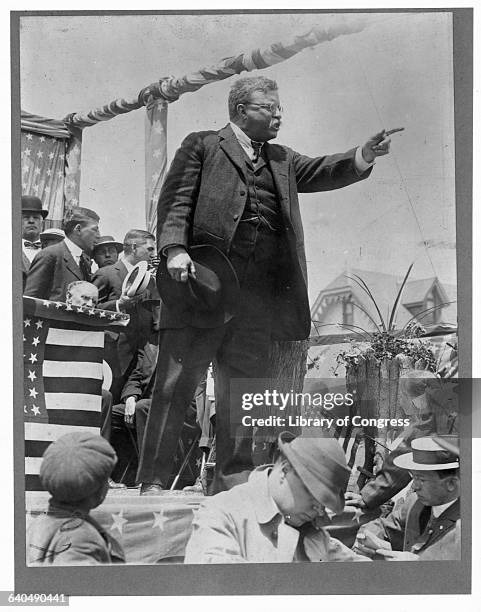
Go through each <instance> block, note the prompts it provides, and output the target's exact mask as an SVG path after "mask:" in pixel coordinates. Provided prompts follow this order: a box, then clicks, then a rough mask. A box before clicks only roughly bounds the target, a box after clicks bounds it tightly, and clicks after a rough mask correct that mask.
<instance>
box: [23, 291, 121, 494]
mask: <svg viewBox="0 0 481 612" xmlns="http://www.w3.org/2000/svg"><path fill="white" fill-rule="evenodd" d="M23 306H24V308H23V312H24V317H23V360H24V405H23V412H24V421H25V477H26V489H27V490H39V489H41V485H40V481H39V478H38V474H39V470H40V463H41V458H42V455H43V453H44V452H45V450H46V448H47V447H48V445H49V444H50V443H51V442H53V441H54V440H56V439H57V438H59V437H60V436H62V435H64V434H65V433H69V432H71V431H75V430H78V428H79V427H80V428H82V429H86V430H88V431H92V432H94V433H100V425H101V423H100V418H101V402H102V380H103V371H102V361H103V351H104V329H105V328H107V327H112V326H119V325H120V326H125V325H127V323H128V321H129V316H128V315H125V314H122V313H116V312H110V311H106V310H98V309H94V308H85V307H75V306H71V305H69V304H66V303H64V302H51V301H48V300H38V299H35V298H29V297H24V303H23Z"/></svg>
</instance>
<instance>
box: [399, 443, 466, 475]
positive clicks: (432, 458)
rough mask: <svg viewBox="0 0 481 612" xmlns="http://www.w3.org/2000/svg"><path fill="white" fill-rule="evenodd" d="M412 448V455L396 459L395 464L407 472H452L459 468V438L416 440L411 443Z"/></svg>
mask: <svg viewBox="0 0 481 612" xmlns="http://www.w3.org/2000/svg"><path fill="white" fill-rule="evenodd" d="M444 442H446V443H444ZM411 448H412V453H405V454H403V455H399V456H398V457H395V458H394V459H393V463H394V464H395V465H397V466H398V467H400V468H403V469H405V470H415V471H433V470H450V469H453V468H458V467H459V450H457V449H459V441H458V438H457V436H439V437H424V438H415V439H414V440H412V441H411Z"/></svg>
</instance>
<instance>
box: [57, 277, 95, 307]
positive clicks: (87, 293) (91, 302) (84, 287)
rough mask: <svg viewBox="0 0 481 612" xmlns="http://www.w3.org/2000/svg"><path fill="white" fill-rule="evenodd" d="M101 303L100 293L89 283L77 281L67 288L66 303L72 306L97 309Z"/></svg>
mask: <svg viewBox="0 0 481 612" xmlns="http://www.w3.org/2000/svg"><path fill="white" fill-rule="evenodd" d="M98 301H99V291H98V289H97V287H96V286H95V285H92V283H88V282H87V281H75V282H73V283H70V285H68V287H67V295H66V297H65V302H66V303H67V304H70V305H71V306H86V307H88V308H96V307H97V302H98Z"/></svg>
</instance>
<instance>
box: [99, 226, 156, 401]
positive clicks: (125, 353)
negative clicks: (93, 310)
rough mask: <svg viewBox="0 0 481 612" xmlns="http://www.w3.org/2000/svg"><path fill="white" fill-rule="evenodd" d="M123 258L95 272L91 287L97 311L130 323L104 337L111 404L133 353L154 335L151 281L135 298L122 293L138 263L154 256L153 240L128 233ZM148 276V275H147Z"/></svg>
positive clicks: (132, 362) (144, 233) (143, 233)
mask: <svg viewBox="0 0 481 612" xmlns="http://www.w3.org/2000/svg"><path fill="white" fill-rule="evenodd" d="M123 250H124V257H123V258H122V260H119V261H117V262H116V263H114V264H112V265H109V266H104V267H102V268H99V269H98V270H97V271H96V272H95V274H94V276H93V278H92V283H93V284H94V285H95V286H96V287H97V288H98V290H99V302H98V305H99V308H103V309H105V310H114V311H117V312H120V311H121V312H126V313H127V314H129V315H130V321H129V324H128V326H127V327H126V328H125V331H122V332H119V333H117V332H110V331H107V332H106V334H105V340H106V343H105V360H106V361H107V362H108V364H109V365H110V367H111V369H112V376H113V381H112V386H111V389H110V390H111V392H112V395H113V402H114V404H118V403H120V394H121V391H122V388H123V387H124V385H125V382H126V380H127V378H128V376H129V374H130V372H131V371H132V370H133V368H134V367H135V364H136V360H137V351H138V350H140V349H142V348H143V347H144V346H145V344H146V342H147V341H148V340H149V338H151V336H152V334H156V333H157V330H156V329H155V320H154V315H153V308H152V301H151V300H150V301H146V302H145V307H144V306H142V302H143V301H144V300H149V298H151V297H152V296H153V295H154V293H155V294H156V293H157V290H156V288H155V283H154V281H153V279H150V276H149V284H148V286H147V290H146V291H145V292H144V293H142V294H139V295H134V296H129V295H127V294H126V293H125V292H124V291H123V284H124V280H125V279H126V278H127V276H128V274H129V273H130V272H131V271H132V270H133V268H134V266H136V264H138V263H140V262H144V261H145V262H147V263H149V262H150V261H151V260H152V259H153V258H154V257H155V256H156V248H155V237H154V236H153V235H152V234H151V233H150V232H147V231H145V230H140V229H131V230H129V231H128V232H127V233H126V235H125V238H124V244H123ZM147 274H148V273H147Z"/></svg>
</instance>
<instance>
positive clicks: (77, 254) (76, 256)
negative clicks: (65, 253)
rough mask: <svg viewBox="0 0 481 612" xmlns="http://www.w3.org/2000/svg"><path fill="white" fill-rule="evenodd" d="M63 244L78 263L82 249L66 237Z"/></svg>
mask: <svg viewBox="0 0 481 612" xmlns="http://www.w3.org/2000/svg"><path fill="white" fill-rule="evenodd" d="M64 242H65V246H66V247H67V249H68V250H69V251H70V252H71V253H72V257H73V258H74V259H75V261H76V262H77V263H78V262H79V259H80V255H82V253H83V251H82V249H81V248H80V247H79V246H78V245H77V244H75V242H72V241H71V240H70V239H69V238H67V237H65V239H64Z"/></svg>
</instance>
